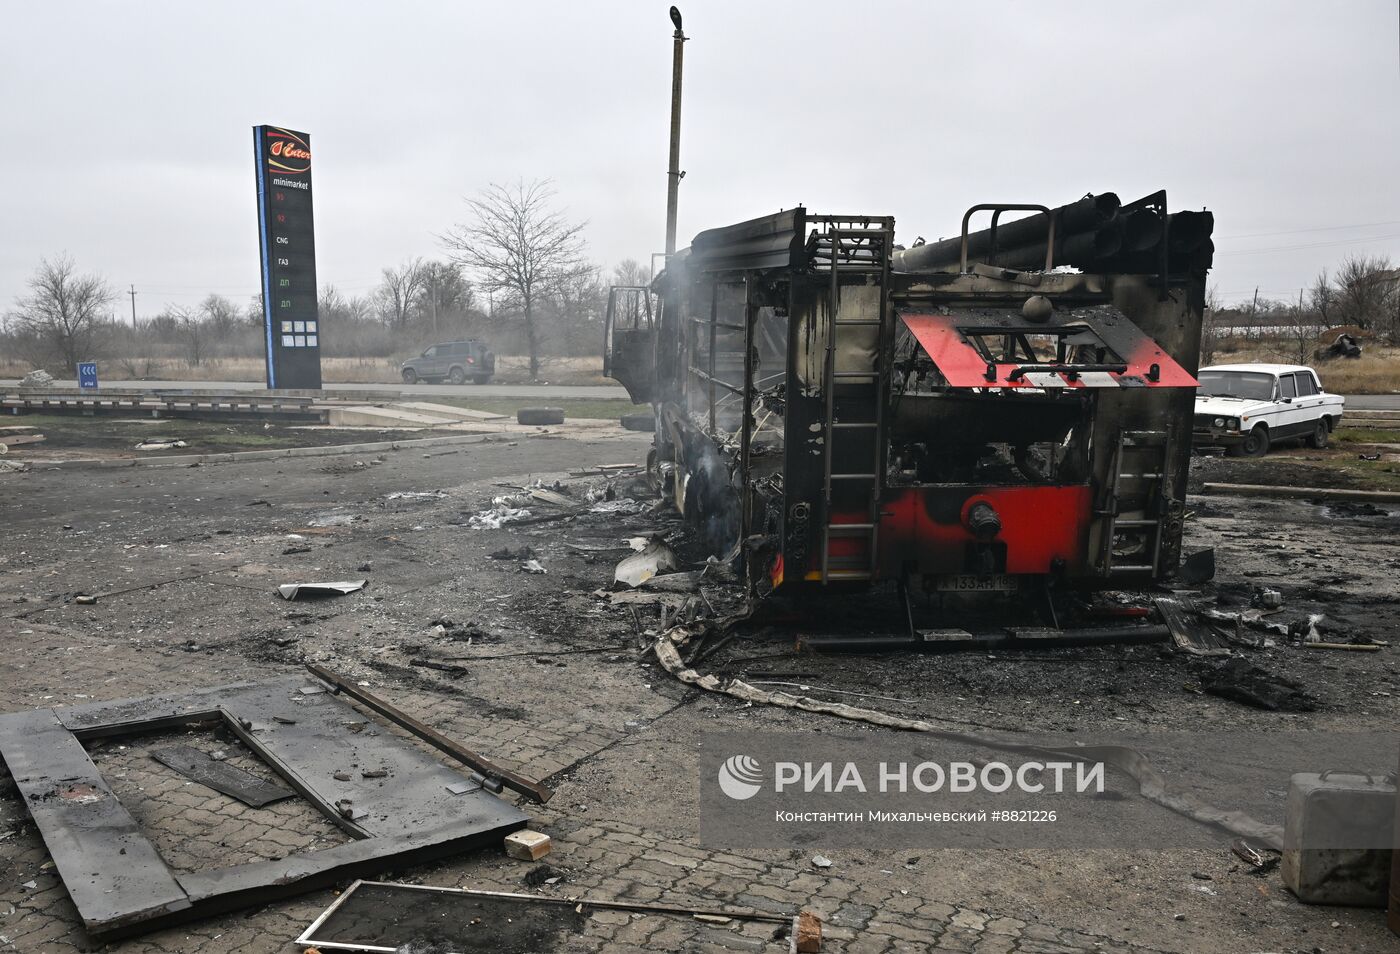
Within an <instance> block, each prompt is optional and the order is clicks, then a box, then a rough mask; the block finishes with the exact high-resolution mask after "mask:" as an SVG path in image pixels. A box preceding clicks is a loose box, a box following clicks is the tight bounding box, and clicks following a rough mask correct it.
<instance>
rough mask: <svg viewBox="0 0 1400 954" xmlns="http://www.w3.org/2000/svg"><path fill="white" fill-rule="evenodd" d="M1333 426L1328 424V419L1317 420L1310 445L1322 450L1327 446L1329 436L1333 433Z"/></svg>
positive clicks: (1310, 438) (1309, 441) (1309, 439)
mask: <svg viewBox="0 0 1400 954" xmlns="http://www.w3.org/2000/svg"><path fill="white" fill-rule="evenodd" d="M1331 433H1332V428H1330V427H1328V426H1327V419H1326V418H1323V419H1322V420H1320V421H1318V422H1317V426H1316V427H1314V428H1313V432H1312V436H1311V437H1309V438H1308V446H1309V447H1315V448H1317V449H1318V450H1322V449H1323V448H1324V447H1326V446H1327V438H1328V437H1329V436H1330V435H1331Z"/></svg>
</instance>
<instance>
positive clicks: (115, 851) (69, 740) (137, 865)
mask: <svg viewBox="0 0 1400 954" xmlns="http://www.w3.org/2000/svg"><path fill="white" fill-rule="evenodd" d="M0 753H3V755H4V757H5V764H6V765H7V766H8V767H9V769H10V773H11V774H12V775H13V776H14V780H15V785H16V786H17V787H18V788H19V791H20V794H21V795H22V796H23V798H24V804H25V807H26V808H28V809H29V815H30V817H31V818H33V819H34V824H35V825H36V826H37V827H38V829H39V833H40V834H42V835H43V836H44V843H45V844H46V845H47V846H48V849H49V856H50V857H51V858H52V859H53V863H54V866H55V867H56V868H57V869H58V874H59V877H61V878H62V879H63V884H64V886H65V887H66V888H67V889H68V894H69V896H70V897H71V898H72V899H73V904H74V906H75V907H77V909H78V911H79V913H80V914H81V915H82V917H83V921H84V923H85V924H89V925H92V924H110V925H112V926H113V927H117V926H121V925H123V924H128V923H133V922H136V921H140V920H143V919H145V918H150V917H156V916H159V915H164V914H169V913H171V912H174V911H179V910H183V909H185V908H188V907H189V906H190V904H189V901H188V900H187V899H186V897H185V892H184V889H182V888H181V887H180V885H179V884H178V883H177V882H176V880H175V877H174V875H173V874H171V872H170V871H169V869H167V868H166V866H165V862H164V861H162V860H161V858H160V855H159V854H157V853H156V850H155V848H154V847H153V846H152V845H151V843H150V842H149V841H147V840H146V836H145V835H143V834H142V833H141V828H140V826H139V825H137V824H136V820H135V819H133V818H132V817H131V814H130V813H129V812H128V811H127V810H126V807H125V806H124V805H122V803H121V802H120V801H119V800H118V799H117V796H116V795H115V794H114V793H113V792H112V790H111V788H109V787H108V785H107V783H106V782H105V781H104V780H103V778H102V775H101V774H100V773H99V772H98V771H97V766H95V765H93V764H92V760H91V759H90V758H88V754H87V750H85V749H84V748H83V744H82V743H81V742H79V741H78V740H77V739H76V738H74V737H73V735H72V734H71V733H70V732H69V731H68V730H67V729H66V728H64V726H63V725H62V723H60V722H59V720H58V717H57V716H56V715H54V713H53V710H51V709H38V710H36V711H34V712H20V713H16V714H14V715H8V716H5V717H3V718H0Z"/></svg>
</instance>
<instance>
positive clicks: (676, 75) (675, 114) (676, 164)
mask: <svg viewBox="0 0 1400 954" xmlns="http://www.w3.org/2000/svg"><path fill="white" fill-rule="evenodd" d="M671 22H672V23H674V24H675V25H676V32H675V33H673V34H672V35H671V36H672V56H671V163H670V166H669V168H668V170H667V172H666V254H667V255H671V254H674V253H675V251H676V204H677V201H678V200H679V197H680V188H681V179H682V178H683V177H684V176H685V173H684V172H681V60H682V59H683V58H684V56H685V34H684V33H682V32H681V12H680V11H679V10H677V9H676V8H675V7H672V8H671Z"/></svg>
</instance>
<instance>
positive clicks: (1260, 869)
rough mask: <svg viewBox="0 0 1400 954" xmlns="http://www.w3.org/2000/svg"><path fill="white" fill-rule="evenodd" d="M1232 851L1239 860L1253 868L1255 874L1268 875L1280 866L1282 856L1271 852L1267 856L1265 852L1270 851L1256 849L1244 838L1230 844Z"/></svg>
mask: <svg viewBox="0 0 1400 954" xmlns="http://www.w3.org/2000/svg"><path fill="white" fill-rule="evenodd" d="M1230 850H1231V851H1232V852H1234V853H1235V856H1236V857H1237V858H1239V859H1240V860H1241V861H1243V862H1244V863H1245V864H1247V865H1249V866H1250V867H1251V868H1253V869H1254V874H1266V873H1268V872H1270V871H1272V870H1274V869H1275V868H1277V867H1278V864H1279V858H1280V855H1279V853H1278V852H1276V851H1270V853H1269V854H1268V855H1266V854H1264V852H1265V851H1269V849H1267V848H1266V849H1263V850H1261V849H1259V848H1256V847H1254V846H1253V845H1251V844H1250V843H1249V842H1248V841H1246V840H1245V839H1243V838H1236V839H1235V840H1234V841H1232V842H1230Z"/></svg>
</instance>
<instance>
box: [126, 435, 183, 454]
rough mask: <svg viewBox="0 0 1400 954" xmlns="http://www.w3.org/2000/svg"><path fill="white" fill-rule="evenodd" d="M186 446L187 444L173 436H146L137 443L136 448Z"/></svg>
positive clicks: (150, 449) (142, 449) (149, 449)
mask: <svg viewBox="0 0 1400 954" xmlns="http://www.w3.org/2000/svg"><path fill="white" fill-rule="evenodd" d="M188 446H189V444H186V443H185V442H184V441H182V440H178V439H176V438H173V437H148V438H146V439H145V440H143V441H141V442H140V443H139V444H137V445H136V449H137V450H139V451H158V450H171V449H173V448H176V447H188Z"/></svg>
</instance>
